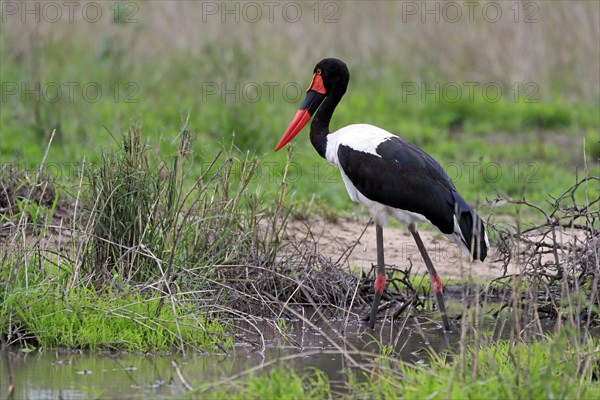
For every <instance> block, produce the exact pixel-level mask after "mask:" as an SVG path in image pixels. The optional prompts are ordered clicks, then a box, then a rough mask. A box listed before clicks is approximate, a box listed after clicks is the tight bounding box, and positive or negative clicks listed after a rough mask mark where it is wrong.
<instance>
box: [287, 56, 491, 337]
mask: <svg viewBox="0 0 600 400" xmlns="http://www.w3.org/2000/svg"><path fill="white" fill-rule="evenodd" d="M348 81H349V72H348V69H347V67H346V65H345V64H344V63H343V62H341V61H340V60H336V59H325V60H322V61H321V62H319V64H317V66H316V67H315V72H314V77H313V82H312V83H311V86H310V88H309V90H308V91H307V95H306V98H305V100H304V102H303V103H302V105H301V106H300V110H299V111H298V113H297V114H296V116H295V117H294V119H293V120H292V122H291V123H290V126H289V127H288V129H287V131H286V133H285V134H284V136H283V137H282V139H281V141H280V142H279V144H278V146H277V148H276V150H279V149H280V148H281V147H283V146H285V144H287V143H288V142H289V141H290V140H291V139H292V138H293V137H294V136H295V135H296V134H297V133H298V132H300V130H301V129H302V127H303V126H304V125H305V124H306V123H307V122H308V121H309V120H310V118H311V116H312V115H313V114H314V113H315V112H316V114H314V119H313V122H312V124H311V130H310V139H311V142H312V144H313V146H314V147H315V149H316V150H317V152H318V153H319V154H320V155H321V156H322V157H324V158H326V159H327V160H328V161H329V162H330V163H332V164H334V165H336V166H337V167H338V168H339V169H340V172H341V175H342V179H343V181H344V184H345V185H346V189H347V191H348V194H349V196H350V198H351V199H352V200H353V201H355V202H359V203H361V204H363V205H364V206H365V207H366V208H367V209H368V210H369V212H370V214H371V216H372V217H373V219H374V221H375V224H376V226H377V278H376V280H375V285H374V286H375V299H374V301H373V309H372V312H371V316H370V322H369V323H370V326H371V328H373V326H374V323H375V318H376V314H377V309H378V306H379V301H380V299H381V295H382V293H383V290H384V288H385V281H386V279H385V266H384V265H385V264H384V254H383V229H382V227H383V226H385V224H386V222H387V219H388V217H393V218H395V219H397V220H398V221H400V222H402V223H404V224H406V226H407V227H408V229H409V231H410V232H411V234H412V235H413V237H414V239H415V242H416V243H417V247H418V248H419V251H420V252H421V255H422V256H423V259H424V261H425V265H426V266H427V270H428V272H429V274H430V275H431V281H432V288H433V291H434V293H435V294H436V297H437V301H438V306H439V308H440V311H441V312H442V318H443V322H444V327H445V328H446V329H449V324H448V320H447V317H446V315H445V306H444V300H443V289H442V283H441V279H440V278H439V276H438V275H437V273H436V272H435V268H434V266H433V263H432V262H431V260H430V259H429V256H428V254H427V251H426V250H425V247H424V245H423V242H422V240H421V238H420V236H419V234H418V231H417V223H418V222H427V223H430V224H432V225H434V226H435V227H437V228H438V229H439V230H440V231H441V232H442V233H444V234H445V235H446V237H448V239H450V240H451V241H453V242H455V243H457V244H458V245H459V246H460V248H461V249H462V251H463V252H464V253H465V254H469V255H471V257H472V258H473V259H476V260H482V261H483V259H484V258H485V257H486V254H487V236H486V235H485V227H484V225H483V222H482V221H481V220H480V219H479V217H478V216H477V214H476V213H475V212H474V211H473V210H472V209H471V207H470V206H469V205H468V204H467V202H466V201H465V200H464V199H463V198H462V197H461V196H460V194H459V193H458V191H457V190H456V188H455V187H454V184H453V183H452V181H451V180H450V178H449V177H448V174H447V173H446V172H445V171H444V169H443V168H442V167H441V166H440V165H439V164H438V163H437V162H436V161H435V160H434V159H433V158H432V157H431V156H430V155H428V154H427V153H425V152H424V151H423V150H421V149H420V148H419V147H417V146H415V145H414V144H412V143H410V142H408V141H406V140H404V139H402V138H400V137H398V136H396V135H394V134H392V133H390V132H387V131H385V130H383V129H380V128H378V127H376V126H372V125H366V124H358V125H349V126H347V127H344V128H342V129H339V130H338V131H336V132H333V133H330V132H329V121H330V119H331V115H332V114H333V111H334V109H335V107H336V106H337V104H338V103H339V101H340V100H341V98H342V96H343V95H344V93H345V91H346V88H347V85H348ZM317 109H318V111H317Z"/></svg>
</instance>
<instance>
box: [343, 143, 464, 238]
mask: <svg viewBox="0 0 600 400" xmlns="http://www.w3.org/2000/svg"><path fill="white" fill-rule="evenodd" d="M375 151H376V152H377V154H379V155H380V157H377V156H376V155H374V154H369V153H365V152H362V151H357V150H354V149H352V148H351V147H349V146H345V145H340V146H339V148H338V158H339V161H340V167H341V168H342V169H343V170H344V173H345V174H346V175H347V176H348V178H350V181H352V183H353V184H354V186H356V188H357V189H358V190H359V191H360V192H361V193H362V194H363V195H364V196H365V197H367V198H368V199H371V200H373V201H377V202H379V203H382V204H385V205H387V206H390V207H394V208H399V209H401V210H406V211H411V212H415V213H419V214H421V215H423V216H425V218H427V219H428V220H429V221H431V223H432V224H434V225H435V226H437V227H438V229H439V230H440V231H442V232H443V233H447V234H450V233H452V232H453V231H454V220H453V217H454V203H455V199H454V196H453V193H454V192H456V189H455V188H454V184H453V183H452V181H451V180H450V178H449V177H448V174H446V171H444V169H443V168H442V167H441V165H440V164H438V162H437V161H435V160H434V159H433V158H432V157H431V156H430V155H429V154H427V153H425V152H424V151H423V150H421V149H420V148H419V147H417V146H415V145H414V144H412V143H410V142H408V141H406V140H403V139H401V138H399V137H392V138H390V139H387V140H385V141H384V142H382V143H381V144H379V146H377V148H376V149H375Z"/></svg>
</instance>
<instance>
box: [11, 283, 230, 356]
mask: <svg viewBox="0 0 600 400" xmlns="http://www.w3.org/2000/svg"><path fill="white" fill-rule="evenodd" d="M160 303H161V301H160V299H159V298H157V297H148V298H146V297H144V296H142V295H141V294H140V293H138V292H129V293H117V292H111V291H106V292H104V293H98V292H96V291H95V290H93V289H91V288H78V289H75V290H72V291H70V292H69V293H68V294H65V293H62V292H60V291H59V290H58V288H53V287H48V285H42V286H37V287H35V288H30V289H25V288H21V289H19V290H14V291H12V292H11V294H10V295H9V297H8V300H7V302H6V303H5V304H4V306H3V309H4V310H3V312H6V311H9V310H12V312H13V313H14V315H13V325H14V326H15V328H16V329H20V330H23V331H25V332H29V335H32V336H33V337H34V338H35V339H34V342H35V343H36V344H37V346H39V347H42V348H52V349H55V348H59V347H66V348H69V349H92V350H93V349H107V348H108V349H111V348H112V349H125V350H135V351H149V350H172V349H174V348H177V347H179V348H180V347H181V346H182V345H185V346H186V347H187V346H189V347H191V348H195V349H198V350H204V351H214V350H215V348H216V345H218V346H220V348H228V347H231V346H232V344H233V343H232V339H231V337H230V336H228V335H227V334H226V328H225V326H224V325H223V324H221V323H219V322H218V321H216V320H207V319H206V318H204V317H198V316H194V309H193V306H192V304H191V303H187V302H182V301H178V300H175V302H174V306H173V308H171V307H161V306H160ZM6 308H8V309H9V310H6ZM5 315H7V314H5ZM3 328H4V327H3Z"/></svg>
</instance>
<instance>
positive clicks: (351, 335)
mask: <svg viewBox="0 0 600 400" xmlns="http://www.w3.org/2000/svg"><path fill="white" fill-rule="evenodd" d="M449 306H450V308H449V311H450V315H459V314H460V309H461V307H462V304H460V303H457V302H452V303H451V304H449ZM429 317H431V316H430V315H419V316H416V317H415V316H411V317H407V318H406V321H404V322H405V323H403V322H402V321H401V322H399V323H394V324H391V323H389V322H387V323H383V324H382V323H378V325H377V328H376V331H375V332H373V331H370V330H368V329H366V327H365V325H364V324H362V323H360V322H358V321H356V320H354V321H351V322H349V323H347V324H345V323H344V321H343V320H338V321H333V322H332V321H327V322H321V323H319V326H318V327H315V326H311V324H309V323H306V322H305V321H304V322H303V321H290V320H288V321H286V323H285V326H284V327H283V330H284V331H285V332H286V335H285V338H282V335H281V333H279V332H278V329H276V328H275V327H274V323H264V324H262V325H261V326H259V327H258V328H259V329H260V330H261V333H262V335H259V334H256V333H254V334H253V333H251V330H252V329H254V328H251V327H250V326H245V327H244V328H247V329H248V331H249V332H250V333H248V334H246V335H245V337H244V338H240V340H239V343H238V344H237V345H236V347H235V349H234V350H232V351H231V352H230V354H229V355H226V354H221V355H215V354H199V353H192V354H187V356H186V357H185V358H183V357H182V356H181V355H180V354H175V353H172V354H171V353H165V354H152V355H149V354H135V353H124V352H84V353H80V352H78V353H74V352H66V351H62V352H61V351H41V352H39V351H34V352H29V353H25V352H23V351H22V350H20V349H12V350H10V351H9V353H8V357H9V358H10V367H11V369H12V375H13V380H14V385H15V393H14V398H15V399H22V398H23V399H56V398H62V399H88V398H161V397H162V398H173V397H180V396H181V395H183V393H184V392H185V389H184V386H183V384H182V383H181V379H180V378H179V377H178V375H177V373H176V371H175V369H174V368H173V366H172V362H173V361H175V362H176V363H177V364H178V365H179V369H180V371H181V374H182V375H183V377H184V379H185V380H186V381H187V383H188V384H189V385H191V386H192V387H196V386H198V385H201V384H202V383H206V382H215V381H218V380H219V379H222V378H225V377H229V376H232V375H235V374H238V373H240V372H242V371H245V370H247V369H248V368H252V367H255V366H260V365H261V364H265V363H269V362H271V361H273V360H278V359H280V358H283V357H285V361H283V362H284V363H285V365H286V366H287V367H290V368H294V369H296V370H298V371H302V370H303V369H305V368H307V367H316V368H319V369H321V370H323V371H324V372H325V373H327V374H328V376H329V378H330V380H332V381H337V380H342V379H343V373H342V371H343V369H345V368H349V367H350V366H351V365H350V363H349V361H348V359H347V358H346V357H344V356H342V354H341V353H339V352H337V350H338V349H339V347H338V348H337V349H336V346H335V345H334V344H333V343H335V344H337V345H338V346H340V345H341V346H343V348H344V349H346V350H349V351H352V350H353V349H356V350H360V351H367V352H375V353H376V352H378V351H379V349H378V346H377V344H376V343H375V342H374V340H373V339H374V337H375V338H377V339H378V340H380V341H381V342H382V343H386V344H387V343H391V344H393V345H394V347H395V350H396V354H397V355H399V356H400V358H402V359H403V360H406V361H409V362H423V361H426V359H427V351H426V350H429V351H431V350H433V351H436V352H443V351H445V350H452V349H456V348H457V347H458V343H459V339H460V336H461V333H460V331H461V324H460V323H458V322H457V321H454V328H455V329H454V331H452V332H444V331H443V329H442V328H441V326H440V325H439V324H438V323H437V322H435V321H432V320H431V319H430V318H429ZM510 318H511V317H510V314H509V315H508V316H505V317H503V319H493V318H488V319H484V320H485V321H486V322H485V323H483V325H485V326H481V327H476V328H478V329H480V328H486V329H487V330H488V331H490V332H495V337H498V338H500V337H510V335H511V334H512V332H514V324H513V323H512V322H511V320H510ZM312 320H313V321H314V320H315V319H314V318H313V319H312ZM548 328H549V324H548V325H546V326H545V329H548ZM332 342H333V343H332ZM249 343H251V344H249ZM368 359H369V357H368V356H366V360H368ZM366 360H365V359H364V358H363V359H362V360H360V361H366ZM7 376H8V373H7V368H6V365H5V364H4V362H3V363H2V368H1V369H0V398H4V396H6V390H7V387H8V382H7Z"/></svg>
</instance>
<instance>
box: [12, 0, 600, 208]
mask: <svg viewBox="0 0 600 400" xmlns="http://www.w3.org/2000/svg"><path fill="white" fill-rule="evenodd" d="M92 3H93V7H91V6H90V7H88V8H87V9H86V5H88V4H89V2H78V3H77V6H75V8H74V12H73V22H70V21H69V18H70V16H69V14H68V12H67V9H62V10H61V11H62V15H61V17H60V18H58V19H57V20H56V19H55V18H54V17H55V14H54V11H53V10H50V9H44V8H43V7H42V6H40V10H39V15H37V16H36V15H35V14H24V13H23V9H24V6H23V3H21V2H15V4H17V5H19V7H18V9H17V13H16V14H13V10H12V9H10V10H8V9H7V8H6V2H4V6H3V10H2V11H3V14H2V24H1V25H0V60H1V61H0V67H1V68H0V80H1V82H2V96H1V112H0V132H1V141H0V162H2V163H17V164H20V165H24V166H27V167H28V168H35V167H37V165H38V164H39V162H40V160H41V158H42V155H43V153H44V149H45V147H46V145H47V140H48V137H49V135H50V133H51V132H52V130H54V129H56V138H55V142H54V143H53V145H52V149H51V151H50V154H49V156H48V165H49V167H48V168H49V172H51V173H52V174H54V175H56V176H55V177H56V178H57V179H58V180H61V181H67V182H68V181H69V180H75V179H76V171H77V168H73V163H76V164H77V163H80V162H81V160H83V158H84V157H85V158H87V159H88V160H91V161H92V162H96V161H98V159H99V157H100V150H101V149H104V148H107V147H111V146H115V145H118V143H119V140H116V141H115V139H114V138H115V137H117V136H119V135H120V134H121V133H123V132H126V131H127V130H128V128H129V127H130V126H133V125H138V124H139V126H141V131H142V134H143V135H144V137H145V138H148V140H149V143H151V144H152V145H153V146H155V150H156V151H157V152H160V153H161V154H174V153H175V152H176V151H177V145H178V142H179V141H178V140H177V139H176V138H177V136H178V134H179V132H180V131H181V130H182V128H183V127H184V126H185V127H186V128H187V130H189V131H190V132H191V133H192V138H193V140H194V142H193V146H192V151H191V156H192V157H193V158H194V163H193V165H194V167H193V168H196V169H197V171H192V172H193V173H195V174H197V175H199V174H200V173H201V172H202V169H203V168H204V167H206V165H207V163H208V162H210V161H211V160H213V158H214V156H215V154H216V153H217V152H218V150H219V149H221V148H222V147H223V146H228V143H229V142H230V141H231V138H232V137H234V136H235V145H236V146H237V148H238V149H239V150H240V152H246V151H249V152H251V153H255V154H256V155H257V156H258V157H259V158H261V159H262V165H261V167H262V168H261V170H260V171H259V174H258V177H259V178H258V179H256V180H255V181H254V182H253V183H252V184H253V185H255V186H261V188H262V189H263V190H266V191H274V190H276V185H277V182H278V181H279V179H278V177H279V175H280V174H281V170H282V169H283V166H284V164H285V162H284V161H285V154H283V153H284V152H281V153H282V154H275V153H273V148H274V146H275V144H276V143H277V141H278V140H279V138H280V136H281V135H282V133H283V132H284V130H285V128H286V127H287V124H288V122H289V120H290V119H291V117H292V116H293V114H294V113H295V111H296V109H297V107H298V105H299V104H300V102H301V100H302V97H303V90H304V89H305V88H306V86H307V85H308V83H309V82H310V79H311V74H312V69H313V67H314V65H315V64H316V63H317V62H318V61H319V60H320V59H322V58H324V57H338V58H341V59H343V60H344V61H345V62H346V63H347V64H348V66H349V68H350V71H351V83H350V87H349V90H348V92H347V94H346V97H345V98H344V100H343V101H342V103H341V104H340V106H339V107H338V110H337V112H336V114H335V116H334V118H333V121H332V130H335V129H337V128H339V127H342V126H344V125H347V124H351V123H371V124H374V125H378V126H380V127H382V128H384V129H387V130H389V131H391V132H393V133H396V134H399V135H401V136H403V137H405V138H407V139H408V140H410V141H413V142H415V143H416V144H418V145H420V146H422V147H423V148H424V149H425V150H426V151H428V152H429V153H430V154H432V155H433V156H434V157H435V158H436V159H438V160H439V161H440V163H441V164H442V165H443V166H445V167H446V168H447V170H448V173H449V174H450V176H451V177H452V178H453V179H454V180H455V183H456V185H457V187H458V188H459V190H460V191H461V192H463V193H464V196H465V197H466V198H467V199H468V200H469V201H471V202H473V203H475V202H478V203H480V204H481V203H484V202H485V201H486V200H491V199H493V198H495V197H496V196H497V194H498V193H500V194H501V195H505V196H508V197H513V198H519V197H521V196H526V197H527V198H528V199H530V200H534V201H543V200H544V199H546V197H547V195H548V194H549V193H562V191H563V189H565V188H567V187H569V186H570V185H571V184H572V183H573V182H574V176H575V174H576V173H580V174H582V173H584V171H583V170H584V169H586V168H587V169H588V170H589V171H590V174H594V175H598V169H599V164H598V158H599V157H600V144H599V142H598V140H599V139H600V137H599V136H600V116H599V113H598V107H599V106H600V77H599V72H598V68H599V66H600V50H599V43H600V22H599V19H598V15H600V3H598V2H588V1H572V2H554V1H553V2H541V1H511V2H500V3H493V4H492V5H490V4H491V3H490V2H486V1H483V2H474V6H473V8H472V9H469V8H468V7H466V6H465V5H464V4H463V3H462V2H451V3H452V4H453V5H451V6H448V4H450V3H448V2H428V3H422V2H400V1H377V2H368V1H351V2H332V1H327V2H317V3H314V2H306V3H305V2H276V3H273V5H271V6H269V5H267V4H266V3H262V2H254V3H244V2H226V3H223V2H199V1H178V2H171V1H155V2H141V1H139V2H95V3H94V2H92ZM41 4H44V3H43V2H41ZM248 4H252V5H250V6H249V5H248ZM31 7H33V6H31ZM97 7H100V8H99V9H98V8H97ZM436 7H437V8H436ZM498 9H499V10H500V12H501V14H500V15H498V14H497V13H496V12H495V11H497V10H498ZM84 10H85V12H84ZM98 10H100V13H99V14H98V13H96V11H98ZM427 10H434V11H433V12H428V11H427ZM456 10H459V11H460V12H461V16H460V17H458V15H457V14H456ZM484 10H485V11H484ZM471 16H472V18H471ZM36 17H38V18H39V19H40V22H37V21H36ZM92 20H94V21H93V22H92ZM36 85H37V86H36ZM469 88H471V89H472V91H469ZM484 88H485V89H486V90H484ZM306 130H308V129H306ZM294 163H295V164H293V166H295V168H293V169H292V170H291V171H292V172H293V173H295V175H290V177H289V179H290V181H291V182H292V183H293V184H294V186H295V188H296V189H297V192H296V197H295V198H297V199H304V200H307V201H308V200H311V199H312V200H314V201H315V202H316V203H318V204H321V205H323V207H326V208H333V209H336V210H340V211H344V210H351V209H352V205H351V203H350V200H348V199H347V196H346V195H345V189H344V187H343V184H342V182H341V179H340V178H339V176H338V174H337V172H335V171H334V170H332V169H331V168H330V167H328V166H327V164H326V163H325V161H324V160H321V159H319V157H318V155H317V154H316V153H315V152H314V150H313V149H312V148H311V147H310V143H309V140H308V135H307V133H306V132H305V133H304V135H300V136H299V138H298V139H297V140H296V152H295V154H294ZM50 168H52V169H50ZM191 175H193V174H191ZM587 194H588V195H593V196H596V197H597V196H598V189H597V188H590V189H589V191H588V193H587ZM313 195H314V196H313ZM509 212H510V211H509ZM484 214H485V212H484Z"/></svg>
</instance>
